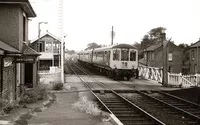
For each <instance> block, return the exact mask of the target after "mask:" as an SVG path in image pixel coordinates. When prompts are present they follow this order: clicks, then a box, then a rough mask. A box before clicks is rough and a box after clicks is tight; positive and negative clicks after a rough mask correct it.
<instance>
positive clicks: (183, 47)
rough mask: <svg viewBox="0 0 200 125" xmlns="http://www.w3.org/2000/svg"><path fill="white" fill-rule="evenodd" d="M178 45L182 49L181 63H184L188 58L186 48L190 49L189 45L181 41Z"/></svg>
mask: <svg viewBox="0 0 200 125" xmlns="http://www.w3.org/2000/svg"><path fill="white" fill-rule="evenodd" d="M178 46H179V47H180V48H182V49H183V60H182V63H183V65H184V63H185V62H187V61H188V60H189V59H190V55H189V54H190V53H189V52H188V50H189V49H190V46H189V45H188V44H184V43H181V44H179V45H178Z"/></svg>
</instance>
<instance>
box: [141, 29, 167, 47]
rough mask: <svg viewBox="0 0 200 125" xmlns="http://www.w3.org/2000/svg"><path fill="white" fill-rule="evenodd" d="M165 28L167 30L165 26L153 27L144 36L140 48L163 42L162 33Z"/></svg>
mask: <svg viewBox="0 0 200 125" xmlns="http://www.w3.org/2000/svg"><path fill="white" fill-rule="evenodd" d="M165 30H166V28H164V27H157V28H153V29H151V30H150V31H149V32H148V33H147V34H146V35H144V37H143V38H142V41H141V46H140V50H144V49H146V48H147V47H149V46H151V45H154V44H159V43H161V42H162V39H161V34H162V32H163V31H165Z"/></svg>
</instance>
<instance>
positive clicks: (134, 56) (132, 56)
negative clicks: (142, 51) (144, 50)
mask: <svg viewBox="0 0 200 125" xmlns="http://www.w3.org/2000/svg"><path fill="white" fill-rule="evenodd" d="M130 61H136V51H134V50H131V51H130Z"/></svg>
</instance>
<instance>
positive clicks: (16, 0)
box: [0, 0, 36, 17]
mask: <svg viewBox="0 0 200 125" xmlns="http://www.w3.org/2000/svg"><path fill="white" fill-rule="evenodd" d="M0 4H18V5H20V6H21V8H22V9H23V11H24V12H25V13H26V14H27V16H28V17H36V13H35V11H34V10H33V8H32V6H31V4H30V2H29V0H0Z"/></svg>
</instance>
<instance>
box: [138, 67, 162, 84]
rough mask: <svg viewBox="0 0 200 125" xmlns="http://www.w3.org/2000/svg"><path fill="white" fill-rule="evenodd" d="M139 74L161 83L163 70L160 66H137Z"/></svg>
mask: <svg viewBox="0 0 200 125" xmlns="http://www.w3.org/2000/svg"><path fill="white" fill-rule="evenodd" d="M138 70H139V76H140V77H141V78H144V79H151V80H155V81H157V82H158V83H162V79H163V71H162V69H160V68H156V67H148V66H139V67H138Z"/></svg>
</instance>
